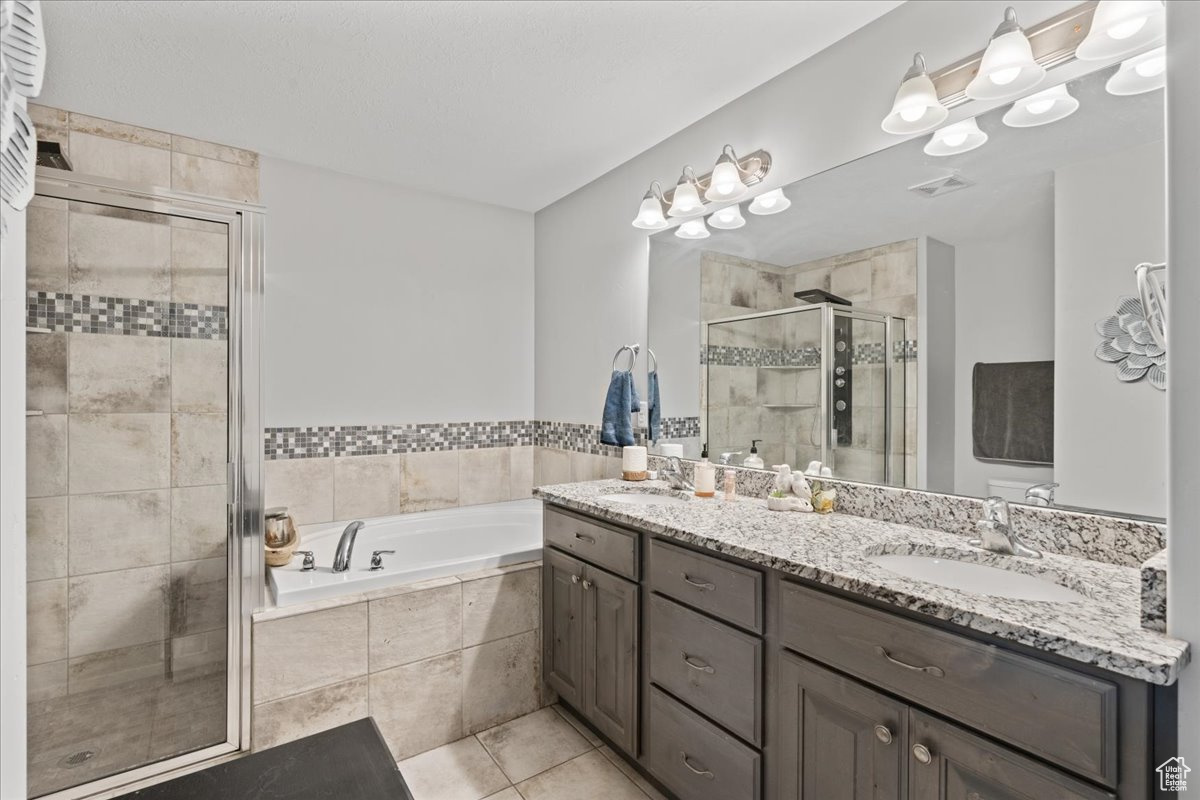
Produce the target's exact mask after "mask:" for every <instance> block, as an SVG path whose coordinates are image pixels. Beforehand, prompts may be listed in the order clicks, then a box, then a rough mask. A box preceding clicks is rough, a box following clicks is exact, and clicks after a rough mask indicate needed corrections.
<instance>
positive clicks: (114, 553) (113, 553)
mask: <svg viewBox="0 0 1200 800" xmlns="http://www.w3.org/2000/svg"><path fill="white" fill-rule="evenodd" d="M68 518H69V520H70V521H69V526H68V531H69V534H68V536H69V541H70V563H69V567H70V574H71V575H84V574H88V573H93V572H107V571H110V570H116V569H131V568H134V567H148V566H152V565H154V564H166V563H167V562H169V561H170V560H171V493H170V491H169V490H167V489H154V490H151V491H145V492H120V493H115V494H88V495H77V496H75V497H72V498H71V508H70V513H69V515H68Z"/></svg>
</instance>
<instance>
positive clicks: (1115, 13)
mask: <svg viewBox="0 0 1200 800" xmlns="http://www.w3.org/2000/svg"><path fill="white" fill-rule="evenodd" d="M1165 32H1166V8H1165V7H1164V6H1163V4H1162V2H1161V0H1100V4H1099V5H1097V6H1096V11H1095V13H1094V14H1093V15H1092V27H1091V28H1090V29H1089V30H1088V33H1087V36H1085V37H1084V39H1083V41H1082V42H1080V43H1079V47H1077V48H1075V57H1076V58H1078V59H1081V60H1083V61H1105V60H1107V59H1111V58H1121V57H1122V56H1127V55H1129V54H1130V53H1135V52H1137V51H1138V50H1140V49H1141V48H1143V47H1145V46H1146V45H1149V44H1153V43H1154V42H1157V41H1159V40H1160V39H1162V37H1163V34H1164V33H1165Z"/></svg>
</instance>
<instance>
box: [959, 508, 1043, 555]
mask: <svg viewBox="0 0 1200 800" xmlns="http://www.w3.org/2000/svg"><path fill="white" fill-rule="evenodd" d="M975 528H976V529H977V530H978V531H979V538H978V539H971V540H970V541H969V544H971V545H972V546H974V547H982V548H983V549H984V550H990V551H991V552H993V553H1001V554H1003V555H1006V556H1021V557H1023V558H1041V557H1042V554H1041V553H1040V552H1038V551H1037V550H1034V549H1033V548H1032V547H1027V546H1026V545H1025V543H1024V542H1022V541H1021V540H1020V538H1018V537H1017V534H1016V532H1015V531H1014V530H1013V529H1012V523H1011V522H1010V519H1009V509H1008V501H1007V500H1005V499H1004V498H1003V497H989V498H987V499H986V500H984V501H983V519H981V520H979V521H978V522H976V523H975Z"/></svg>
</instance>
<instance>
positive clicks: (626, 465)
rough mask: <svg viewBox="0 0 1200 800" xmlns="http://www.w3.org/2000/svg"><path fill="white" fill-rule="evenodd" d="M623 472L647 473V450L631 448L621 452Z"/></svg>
mask: <svg viewBox="0 0 1200 800" xmlns="http://www.w3.org/2000/svg"><path fill="white" fill-rule="evenodd" d="M621 471H622V472H645V471H646V448H644V447H637V446H630V447H626V448H624V449H623V450H621Z"/></svg>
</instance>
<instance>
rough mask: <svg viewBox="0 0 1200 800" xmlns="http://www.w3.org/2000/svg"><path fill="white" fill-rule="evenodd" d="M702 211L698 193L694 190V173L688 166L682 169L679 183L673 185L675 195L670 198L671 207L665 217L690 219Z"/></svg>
mask: <svg viewBox="0 0 1200 800" xmlns="http://www.w3.org/2000/svg"><path fill="white" fill-rule="evenodd" d="M703 210H704V203H702V202H700V192H699V191H697V189H696V171H695V170H693V169H692V168H691V167H690V166H688V167H684V168H683V174H682V175H680V176H679V183H678V184H676V185H675V195H674V196H673V197H672V198H671V207H670V208H669V209H667V215H668V216H671V217H691V216H694V215H696V214H699V213H700V212H701V211H703Z"/></svg>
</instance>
